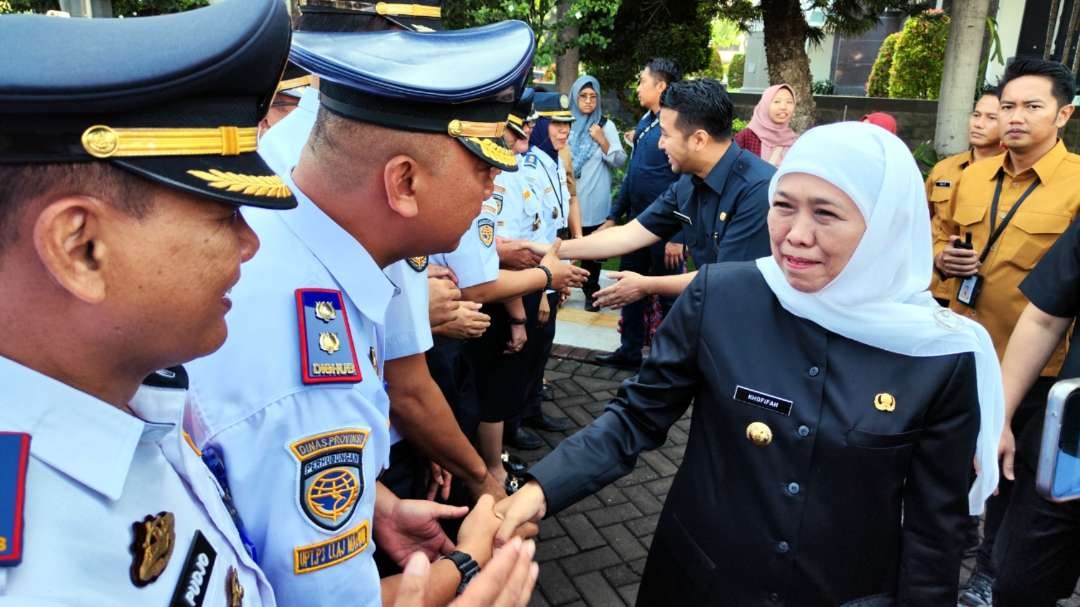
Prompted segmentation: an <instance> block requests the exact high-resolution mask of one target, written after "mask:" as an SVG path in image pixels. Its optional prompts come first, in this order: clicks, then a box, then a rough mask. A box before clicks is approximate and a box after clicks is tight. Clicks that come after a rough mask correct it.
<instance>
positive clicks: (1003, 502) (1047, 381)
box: [975, 377, 1055, 577]
mask: <svg viewBox="0 0 1080 607" xmlns="http://www.w3.org/2000/svg"><path fill="white" fill-rule="evenodd" d="M1054 381H1055V378H1052V377H1040V378H1039V379H1038V380H1036V381H1035V385H1033V386H1032V387H1031V389H1030V390H1028V393H1027V394H1026V395H1024V400H1022V401H1021V402H1020V407H1019V408H1018V409H1017V410H1016V413H1015V414H1014V415H1013V421H1012V431H1013V436H1014V437H1016V438H1017V452H1018V453H1019V451H1020V445H1019V438H1020V437H1021V436H1023V435H1024V430H1025V429H1026V428H1027V427H1028V425H1029V424H1030V423H1031V420H1032V419H1033V418H1035V417H1037V416H1039V415H1042V414H1043V411H1045V410H1046V395H1047V393H1048V392H1050V388H1051V387H1052V386H1053V385H1054ZM1017 468H1018V467H1017ZM1014 485H1015V483H1014V482H1013V481H1009V480H1006V479H1005V477H1001V480H1000V481H999V482H998V493H997V495H993V496H991V497H990V499H988V500H986V511H985V514H984V517H985V520H984V522H983V540H982V543H981V544H979V551H978V553H977V554H976V556H975V568H976V569H977V570H978V571H982V572H984V573H986V574H987V575H989V576H990V577H997V571H998V570H997V567H996V566H995V563H994V558H993V555H994V542H995V538H996V537H997V535H998V530H999V529H1000V528H1001V524H1002V521H1003V520H1004V518H1005V511H1006V510H1007V509H1008V506H1009V501H1010V500H1011V496H1012V492H1013V486H1014ZM1032 490H1033V491H1034V487H1032Z"/></svg>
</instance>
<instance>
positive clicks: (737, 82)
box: [727, 53, 746, 89]
mask: <svg viewBox="0 0 1080 607" xmlns="http://www.w3.org/2000/svg"><path fill="white" fill-rule="evenodd" d="M745 70H746V55H745V54H743V53H735V55H733V56H732V57H731V63H730V64H728V71H727V81H728V88H729V89H741V88H742V84H743V72H744V71H745Z"/></svg>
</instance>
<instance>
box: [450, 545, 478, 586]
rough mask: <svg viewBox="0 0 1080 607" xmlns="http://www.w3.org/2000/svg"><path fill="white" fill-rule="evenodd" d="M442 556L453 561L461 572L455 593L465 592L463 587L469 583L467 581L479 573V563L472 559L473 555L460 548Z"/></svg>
mask: <svg viewBox="0 0 1080 607" xmlns="http://www.w3.org/2000/svg"><path fill="white" fill-rule="evenodd" d="M443 558H447V559H450V560H451V561H453V562H454V565H455V566H456V567H457V570H458V572H460V573H461V583H460V584H458V587H457V593H458V594H461V593H462V592H465V587H466V586H468V585H469V582H471V581H472V579H473V578H474V577H476V574H477V573H480V565H478V564H477V563H476V561H474V560H473V557H471V556H469V555H468V554H465V553H464V552H461V551H460V550H455V551H453V552H451V553H450V554H448V555H446V556H444V557H443Z"/></svg>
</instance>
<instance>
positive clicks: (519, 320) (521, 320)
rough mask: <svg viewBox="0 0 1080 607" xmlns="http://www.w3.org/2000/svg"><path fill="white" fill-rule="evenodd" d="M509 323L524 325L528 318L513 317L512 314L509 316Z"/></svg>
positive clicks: (527, 322)
mask: <svg viewBox="0 0 1080 607" xmlns="http://www.w3.org/2000/svg"><path fill="white" fill-rule="evenodd" d="M510 324H512V325H526V324H529V319H528V318H514V317H513V316H511V317H510Z"/></svg>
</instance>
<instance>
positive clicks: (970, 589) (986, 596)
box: [956, 571, 994, 607]
mask: <svg viewBox="0 0 1080 607" xmlns="http://www.w3.org/2000/svg"><path fill="white" fill-rule="evenodd" d="M993 589H994V578H992V577H990V576H989V575H986V574H985V573H983V572H982V571H975V573H973V574H971V577H970V578H968V581H967V584H964V587H963V588H961V589H960V596H959V598H957V600H956V604H957V605H958V607H992V606H993V604H994V590H993Z"/></svg>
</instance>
